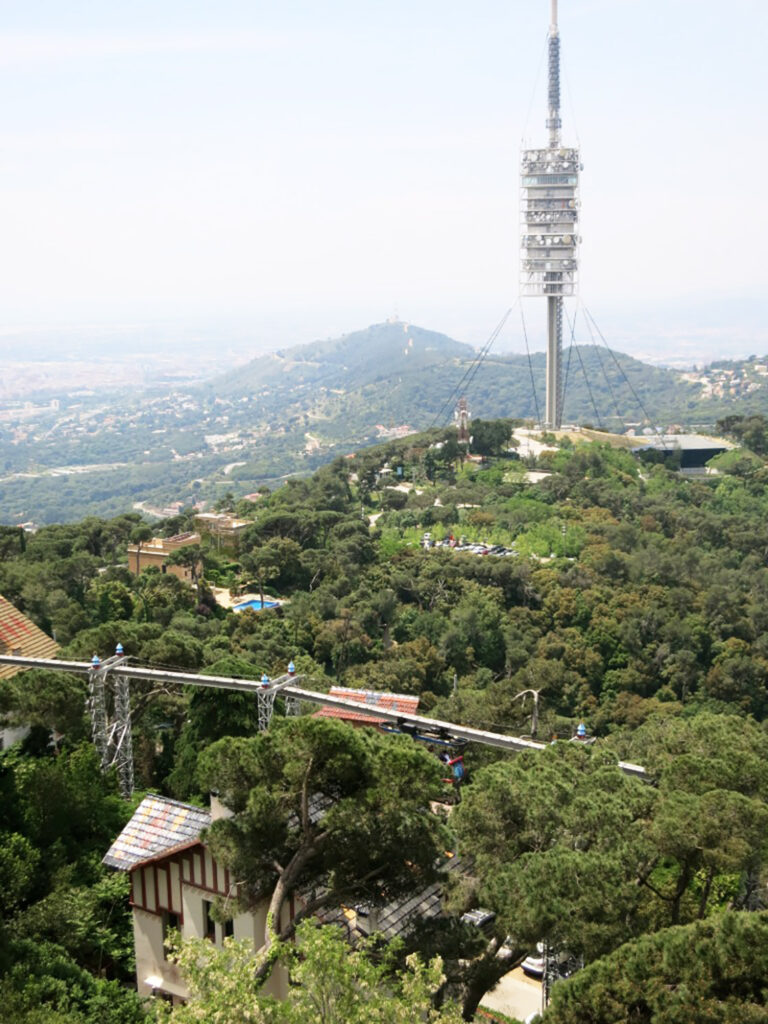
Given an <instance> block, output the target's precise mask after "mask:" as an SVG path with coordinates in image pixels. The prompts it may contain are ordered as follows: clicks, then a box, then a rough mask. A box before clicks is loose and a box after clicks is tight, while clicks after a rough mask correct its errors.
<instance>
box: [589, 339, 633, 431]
mask: <svg viewBox="0 0 768 1024" xmlns="http://www.w3.org/2000/svg"><path fill="white" fill-rule="evenodd" d="M587 330H588V331H589V337H590V340H591V342H592V346H593V348H594V350H595V355H596V356H597V361H598V363H600V371H601V373H602V374H603V378H604V380H605V383H606V384H607V385H608V390H609V391H610V393H611V399H612V401H613V406H614V408H615V409H616V418H617V419H618V421H619V423H620V424H622V425H623V423H624V418H623V416H622V415H621V407H620V406H619V402H618V399H617V398H616V393H615V391H614V390H613V384H612V383H611V380H610V378H609V377H608V374H607V373H606V372H605V365H604V363H603V357H602V356H601V355H600V346H599V345H598V344H597V342H596V341H595V335H594V333H593V331H592V325H591V324H590V322H589V320H587Z"/></svg>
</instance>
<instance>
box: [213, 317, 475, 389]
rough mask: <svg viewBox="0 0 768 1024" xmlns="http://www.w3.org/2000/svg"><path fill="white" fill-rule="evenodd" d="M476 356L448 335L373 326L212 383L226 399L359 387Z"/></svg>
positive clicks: (262, 360)
mask: <svg viewBox="0 0 768 1024" xmlns="http://www.w3.org/2000/svg"><path fill="white" fill-rule="evenodd" d="M473 357H474V350H473V349H472V347H471V346H470V345H466V344H464V343H463V342H460V341H454V340H453V339H452V338H449V337H448V336H447V335H445V334H439V333H438V332H436V331H429V330H425V329H424V328H423V327H416V326H413V325H411V324H406V323H401V322H400V321H387V322H386V323H383V324H373V325H372V326H371V327H367V328H365V329H364V330H360V331H353V332H352V333H351V334H344V335H342V336H341V337H340V338H329V339H326V340H325V341H313V342H310V343H309V344H306V345H294V346H292V347H290V348H286V349H281V350H280V351H278V352H275V353H272V354H270V355H266V356H259V357H258V358H256V359H254V360H252V361H251V362H250V363H247V364H246V365H245V366H241V367H239V368H238V369H237V370H235V371H233V372H231V373H227V374H225V375H224V376H222V377H219V378H217V379H216V380H214V381H212V382H211V387H212V388H213V390H214V391H215V392H216V393H217V394H220V395H223V396H234V395H241V394H248V393H249V392H251V393H253V392H258V391H260V390H261V389H263V388H265V387H270V386H288V387H292V386H295V385H297V384H305V383H309V382H313V381H315V382H318V383H320V382H322V383H323V384H325V385H326V386H328V387H331V388H339V387H344V388H346V389H351V388H358V387H362V386H363V385H365V384H367V383H369V382H371V381H378V380H387V379H389V378H391V377H394V376H397V375H399V374H401V373H411V372H414V371H422V370H425V369H427V368H428V367H434V366H441V365H443V364H445V363H446V361H449V362H450V361H451V360H462V359H463V360H467V359H472V358H473Z"/></svg>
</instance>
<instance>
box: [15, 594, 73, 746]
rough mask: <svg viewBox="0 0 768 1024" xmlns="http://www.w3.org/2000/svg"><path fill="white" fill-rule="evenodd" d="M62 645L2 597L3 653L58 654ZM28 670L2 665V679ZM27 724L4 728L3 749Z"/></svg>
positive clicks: (35, 656) (48, 656)
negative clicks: (19, 726)
mask: <svg viewBox="0 0 768 1024" xmlns="http://www.w3.org/2000/svg"><path fill="white" fill-rule="evenodd" d="M58 652H59V645H58V644H57V643H56V641H55V640H53V639H52V638H51V637H49V636H48V634H47V633H44V632H43V630H42V629H40V628H39V627H38V626H36V625H35V624H34V622H32V621H31V620H30V619H28V618H27V617H26V615H22V613H21V612H20V611H19V610H18V608H16V607H14V605H12V604H11V602H10V601H7V600H6V599H5V598H4V597H0V654H6V655H7V654H11V655H18V656H19V657H22V658H55V657H56V655H57V654H58ZM22 671H24V670H23V669H22V668H21V667H17V666H16V665H0V679H10V678H11V677H12V676H15V675H16V674H17V673H18V672H22ZM26 731H27V730H26V728H24V727H21V728H15V729H14V728H5V729H3V728H0V750H2V749H3V748H4V747H7V746H10V744H11V743H14V742H15V741H16V740H17V739H21V738H22V737H23V736H24V735H25V733H26Z"/></svg>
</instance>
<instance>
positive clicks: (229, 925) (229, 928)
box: [222, 917, 235, 939]
mask: <svg viewBox="0 0 768 1024" xmlns="http://www.w3.org/2000/svg"><path fill="white" fill-rule="evenodd" d="M222 928H223V929H224V938H225V939H231V938H234V935H235V922H234V920H233V918H231V917H228V918H227V920H226V921H225V922H224V924H223V925H222Z"/></svg>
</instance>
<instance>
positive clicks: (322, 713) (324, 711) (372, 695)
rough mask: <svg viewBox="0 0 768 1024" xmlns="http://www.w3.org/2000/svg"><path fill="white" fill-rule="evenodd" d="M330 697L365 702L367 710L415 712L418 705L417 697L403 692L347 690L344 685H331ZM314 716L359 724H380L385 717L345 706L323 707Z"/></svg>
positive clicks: (359, 702) (358, 702)
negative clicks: (383, 709) (384, 709)
mask: <svg viewBox="0 0 768 1024" xmlns="http://www.w3.org/2000/svg"><path fill="white" fill-rule="evenodd" d="M329 696H330V697H342V698H343V699H344V700H349V701H354V702H355V703H357V704H365V705H366V707H367V708H368V709H369V711H372V710H375V708H377V707H378V708H386V710H387V711H402V712H403V714H410V715H412V714H415V712H416V710H417V708H418V706H419V698H418V697H413V696H411V695H410V694H404V693H377V692H376V691H374V690H349V689H347V688H346V687H344V686H332V687H331V689H330V693H329ZM314 717H315V718H340V719H342V720H343V721H345V722H356V723H358V724H360V725H381V724H382V723H383V722H384V721H386V719H383V718H376V716H375V715H371V714H369V713H366V712H364V711H352V710H351V709H347V708H334V707H325V708H321V709H320V710H319V711H316V712H315V716H314Z"/></svg>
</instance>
